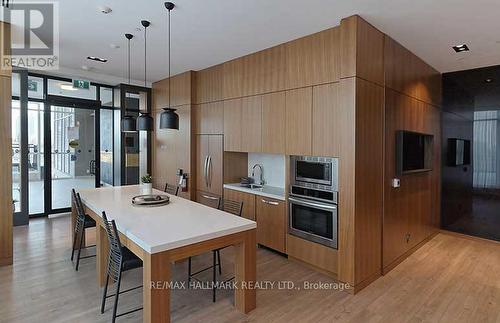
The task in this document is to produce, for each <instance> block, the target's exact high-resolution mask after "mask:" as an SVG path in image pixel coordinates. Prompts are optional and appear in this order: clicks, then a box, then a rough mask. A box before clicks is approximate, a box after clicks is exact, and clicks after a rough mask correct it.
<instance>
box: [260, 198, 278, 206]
mask: <svg viewBox="0 0 500 323" xmlns="http://www.w3.org/2000/svg"><path fill="white" fill-rule="evenodd" d="M262 202H263V203H266V204H269V205H279V203H278V202H274V201H268V200H264V199H262Z"/></svg>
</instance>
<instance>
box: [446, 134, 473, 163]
mask: <svg viewBox="0 0 500 323" xmlns="http://www.w3.org/2000/svg"><path fill="white" fill-rule="evenodd" d="M447 159H448V166H452V167H453V166H462V165H470V140H466V139H457V138H448V158H447Z"/></svg>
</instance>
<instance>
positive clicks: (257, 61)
mask: <svg viewBox="0 0 500 323" xmlns="http://www.w3.org/2000/svg"><path fill="white" fill-rule="evenodd" d="M285 54H286V52H285V45H279V46H275V47H271V48H268V49H264V50H262V51H259V52H257V53H253V54H250V55H247V56H244V57H243V58H242V59H243V84H242V87H243V93H242V94H243V96H249V95H256V94H262V93H269V92H276V91H280V90H284V89H285V71H286V64H285V63H286V59H285V58H286V57H285V56H286V55H285Z"/></svg>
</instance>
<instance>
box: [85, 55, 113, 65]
mask: <svg viewBox="0 0 500 323" xmlns="http://www.w3.org/2000/svg"><path fill="white" fill-rule="evenodd" d="M87 59H90V60H92V61H96V62H101V63H106V62H107V61H108V60H107V59H105V58H100V57H96V56H87Z"/></svg>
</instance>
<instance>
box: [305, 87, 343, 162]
mask: <svg viewBox="0 0 500 323" xmlns="http://www.w3.org/2000/svg"><path fill="white" fill-rule="evenodd" d="M343 113H344V111H343V108H342V106H341V105H340V84H339V83H338V82H337V83H330V84H325V85H319V86H315V87H313V110H312V154H313V155H314V156H328V157H338V156H340V146H341V141H342V140H345V138H344V135H343V134H342V133H340V132H339V129H341V128H342V123H343V118H342V115H343Z"/></svg>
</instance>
